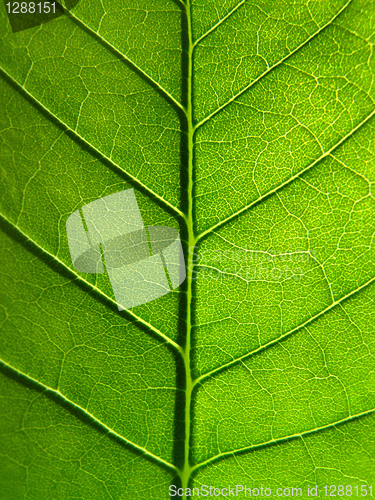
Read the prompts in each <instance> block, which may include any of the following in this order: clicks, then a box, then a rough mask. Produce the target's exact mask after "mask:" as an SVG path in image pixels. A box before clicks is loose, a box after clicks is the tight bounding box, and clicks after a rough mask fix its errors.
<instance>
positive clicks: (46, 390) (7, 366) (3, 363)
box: [0, 359, 178, 473]
mask: <svg viewBox="0 0 375 500" xmlns="http://www.w3.org/2000/svg"><path fill="white" fill-rule="evenodd" d="M0 366H2V367H3V368H5V369H8V370H10V371H11V372H13V373H15V374H17V375H19V376H21V377H22V378H23V379H24V380H25V381H26V382H32V383H33V384H35V385H37V386H38V387H39V388H41V389H43V391H44V393H51V394H54V395H56V396H58V398H59V399H60V401H61V402H62V401H64V402H66V403H69V404H70V405H72V406H73V407H74V408H76V409H77V410H79V411H80V412H82V413H83V414H85V415H86V416H88V417H90V419H92V420H93V421H94V422H95V423H96V424H98V425H100V427H102V428H103V429H105V430H106V431H107V434H108V435H112V436H116V438H118V439H119V440H121V441H122V442H123V443H124V444H126V445H128V446H130V447H131V448H133V449H136V450H138V451H141V452H142V453H143V454H144V455H146V456H148V457H149V458H151V459H153V460H155V461H157V462H158V463H159V464H163V465H165V466H166V467H168V468H169V469H173V470H174V471H175V472H177V473H178V469H177V468H176V467H175V466H174V465H173V464H170V463H169V462H167V461H166V460H164V459H163V458H161V457H159V456H157V455H155V454H154V453H152V452H151V451H149V450H147V449H146V448H143V447H142V446H139V445H138V444H136V443H133V442H132V441H129V440H128V439H126V438H124V436H121V434H118V433H117V432H116V431H115V430H113V429H111V428H110V427H108V426H107V425H106V424H104V423H103V422H102V421H101V420H99V419H98V418H96V417H95V416H94V415H93V414H92V413H90V412H89V411H87V410H86V409H85V408H83V407H82V406H80V405H79V404H77V403H75V402H74V401H71V400H70V399H69V398H67V397H66V396H64V394H62V393H61V392H60V391H59V390H56V389H53V388H52V387H49V386H48V385H45V384H43V383H41V382H39V380H36V379H35V378H33V377H31V376H30V375H27V374H26V373H23V372H21V371H20V370H18V369H17V368H15V367H14V366H12V365H10V364H9V363H7V362H6V361H4V360H2V359H0Z"/></svg>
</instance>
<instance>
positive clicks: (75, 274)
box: [0, 213, 182, 354]
mask: <svg viewBox="0 0 375 500" xmlns="http://www.w3.org/2000/svg"><path fill="white" fill-rule="evenodd" d="M0 218H1V219H3V220H4V221H5V222H6V223H7V224H9V225H10V226H12V228H13V229H14V230H15V231H17V232H18V233H19V234H20V235H21V236H22V237H23V238H25V239H26V240H27V241H29V242H30V243H32V245H33V246H34V247H35V248H37V249H38V250H39V251H40V252H42V253H43V254H45V255H48V257H50V258H51V259H53V260H54V261H55V262H56V263H58V264H59V266H61V267H62V268H63V269H64V270H65V271H66V272H68V273H69V274H70V275H71V276H72V278H73V279H74V280H77V281H80V282H81V283H84V284H85V285H86V286H88V287H90V288H91V289H92V290H94V291H95V292H96V293H97V294H98V295H100V296H101V297H103V298H105V299H106V300H107V301H109V302H111V303H112V304H113V305H115V306H116V308H117V307H118V304H117V302H116V301H114V300H113V299H112V298H111V297H109V296H108V295H106V294H105V293H104V292H102V290H100V289H99V288H97V287H96V286H95V285H93V284H91V283H89V282H88V281H86V280H85V279H84V278H82V276H80V275H79V274H77V273H76V272H75V271H73V270H72V269H70V268H69V267H68V266H67V265H66V264H64V262H63V261H61V260H60V259H59V258H58V257H57V256H56V255H53V254H52V253H50V252H48V251H47V250H46V249H45V248H43V247H41V246H40V245H39V244H38V243H37V242H36V241H35V240H33V239H32V238H31V237H30V236H29V235H27V234H26V233H24V232H23V231H22V230H21V229H20V228H19V227H18V226H17V225H16V224H14V223H13V222H12V221H11V220H9V219H8V218H7V217H6V216H5V215H3V214H2V213H0ZM119 305H121V304H119ZM124 312H125V314H127V315H128V316H130V317H131V318H132V319H133V320H136V321H137V322H138V323H141V324H142V325H143V326H145V327H147V328H148V329H149V330H151V331H152V332H153V333H155V334H156V335H157V336H158V337H159V338H162V339H163V340H164V341H166V342H167V343H168V344H170V345H171V346H173V347H174V348H175V349H176V350H177V351H178V352H179V353H180V354H182V349H181V346H179V345H178V344H176V342H174V341H173V340H172V339H170V338H169V337H167V336H166V335H165V334H164V333H163V332H161V331H160V330H158V329H157V328H155V327H154V326H152V325H151V324H150V323H148V322H147V321H145V320H144V319H142V318H141V317H139V316H137V315H136V314H134V313H133V312H132V311H130V310H129V309H126V310H125V311H124Z"/></svg>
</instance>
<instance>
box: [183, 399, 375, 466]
mask: <svg viewBox="0 0 375 500" xmlns="http://www.w3.org/2000/svg"><path fill="white" fill-rule="evenodd" d="M372 413H375V408H371V410H366V411H364V412H361V413H357V414H356V415H349V416H348V417H345V418H342V419H341V420H337V421H336V422H332V423H330V424H327V425H322V426H321V427H316V428H315V429H310V430H308V431H306V432H298V433H296V434H291V435H290V436H285V437H282V438H278V439H270V440H269V441H265V442H264V443H259V444H255V445H251V446H245V447H243V448H238V449H236V450H231V451H226V452H223V453H219V454H218V455H214V456H213V457H211V458H209V459H208V460H205V461H203V462H200V463H199V464H197V465H195V466H194V467H193V468H192V472H193V471H196V470H197V469H200V468H201V467H204V466H205V465H209V464H210V463H212V462H214V461H216V460H220V459H221V458H226V457H232V456H235V455H238V454H239V453H242V452H246V451H253V450H256V449H258V448H262V447H264V446H269V445H274V444H279V443H283V442H286V441H290V440H292V439H298V438H303V437H305V436H308V435H311V434H315V433H317V432H320V431H324V430H326V429H331V428H333V427H336V426H337V425H342V424H345V423H347V422H351V421H352V420H357V419H359V418H361V417H365V416H367V415H371V414H372Z"/></svg>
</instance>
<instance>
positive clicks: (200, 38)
mask: <svg viewBox="0 0 375 500" xmlns="http://www.w3.org/2000/svg"><path fill="white" fill-rule="evenodd" d="M244 4H245V0H242V1H241V2H240V3H239V4H237V5H236V6H235V7H233V9H232V10H231V11H230V12H228V14H227V15H226V16H224V17H223V18H222V19H220V20H219V21H218V22H217V23H216V24H214V25H213V26H212V27H211V28H210V29H209V30H208V31H206V33H203V35H202V36H200V37H199V38H198V39H197V40H196V41H195V42H194V44H193V49H194V48H195V47H196V46H197V45H198V44H199V43H200V42H201V41H202V40H203V38H206V36H208V35H209V34H210V33H212V32H213V31H215V30H216V28H218V27H219V26H220V25H221V24H223V22H225V21H226V20H227V19H228V18H229V17H230V16H231V15H232V14H234V13H235V12H236V11H237V10H238V9H239V8H240V7H241V6H242V5H244Z"/></svg>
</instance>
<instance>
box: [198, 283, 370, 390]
mask: <svg viewBox="0 0 375 500" xmlns="http://www.w3.org/2000/svg"><path fill="white" fill-rule="evenodd" d="M374 282H375V277H374V278H371V279H370V280H369V281H367V282H366V283H364V284H363V285H361V286H360V287H358V288H357V289H356V290H353V291H351V292H349V293H348V294H347V295H345V296H344V297H341V298H340V299H338V300H336V301H334V302H332V303H331V304H330V305H329V306H328V307H326V308H325V309H323V310H322V311H320V312H319V313H317V314H315V315H314V316H312V317H311V318H309V319H307V320H306V321H305V322H304V323H302V324H301V325H298V326H296V327H295V328H293V329H292V330H289V332H286V333H284V334H282V335H280V336H279V337H277V339H273V340H271V341H270V342H267V344H264V345H262V346H259V347H258V348H257V349H254V350H253V351H250V352H247V353H246V354H243V355H242V356H239V357H238V358H236V359H233V360H232V361H229V362H228V363H225V364H223V365H221V366H219V367H217V368H215V369H213V370H211V371H209V372H207V373H204V374H203V375H201V376H200V377H198V378H197V379H196V380H194V387H195V386H196V385H198V384H200V383H202V382H203V381H204V380H205V379H206V378H208V377H211V376H212V375H215V374H216V373H217V372H221V371H223V370H225V369H227V368H230V367H231V366H233V365H235V364H237V363H239V362H241V361H243V360H244V359H247V358H250V357H251V356H254V355H255V354H258V353H259V352H262V351H264V350H266V349H268V348H270V347H272V346H274V345H276V344H278V343H279V342H281V341H282V340H284V339H286V338H287V337H290V336H291V335H293V334H294V333H296V332H298V331H299V330H301V329H302V328H305V327H306V326H307V325H309V324H310V323H312V322H314V321H316V320H317V319H318V318H320V317H321V316H323V315H324V314H326V313H328V312H329V311H330V310H331V309H334V308H335V307H336V306H338V305H340V304H342V303H343V302H345V300H347V299H349V298H350V297H352V296H353V295H355V294H356V293H358V292H360V291H361V290H363V289H364V288H367V287H368V286H370V285H371V283H374Z"/></svg>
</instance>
